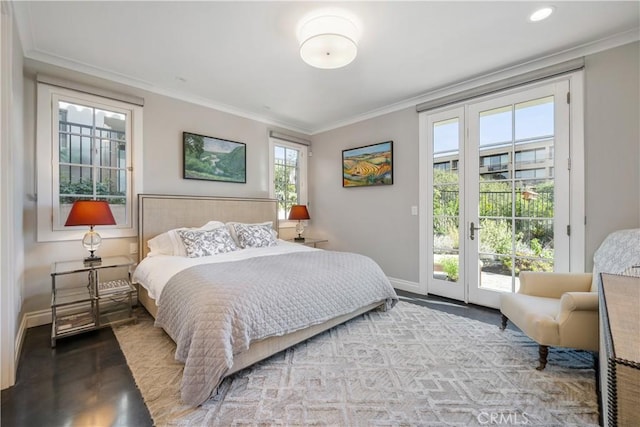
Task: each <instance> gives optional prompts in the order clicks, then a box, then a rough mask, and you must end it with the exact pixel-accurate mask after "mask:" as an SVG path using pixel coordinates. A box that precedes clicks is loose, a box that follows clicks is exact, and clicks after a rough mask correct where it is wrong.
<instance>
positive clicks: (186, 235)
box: [178, 227, 238, 258]
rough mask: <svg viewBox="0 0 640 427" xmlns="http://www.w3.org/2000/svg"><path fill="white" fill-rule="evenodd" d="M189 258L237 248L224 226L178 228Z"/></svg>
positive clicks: (221, 252)
mask: <svg viewBox="0 0 640 427" xmlns="http://www.w3.org/2000/svg"><path fill="white" fill-rule="evenodd" d="M178 234H179V235H180V238H181V239H182V243H184V247H185V249H186V251H187V256H188V257H189V258H199V257H203V256H209V255H216V254H223V253H226V252H232V251H235V250H237V249H238V246H236V243H235V242H234V241H233V239H232V238H231V234H229V230H227V229H226V228H225V227H220V228H216V229H214V230H178Z"/></svg>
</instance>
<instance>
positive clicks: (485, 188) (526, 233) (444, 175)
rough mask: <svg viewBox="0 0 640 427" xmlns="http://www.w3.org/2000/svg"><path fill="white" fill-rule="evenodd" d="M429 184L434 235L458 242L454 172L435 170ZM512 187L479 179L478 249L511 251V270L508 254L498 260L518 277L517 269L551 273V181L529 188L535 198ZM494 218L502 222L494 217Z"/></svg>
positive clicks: (457, 200) (552, 192)
mask: <svg viewBox="0 0 640 427" xmlns="http://www.w3.org/2000/svg"><path fill="white" fill-rule="evenodd" d="M433 182H434V188H433V202H434V207H433V216H434V233H435V234H436V235H437V236H448V237H449V240H450V241H451V242H453V243H454V244H455V243H457V242H458V237H457V232H458V230H457V223H458V216H459V211H460V206H459V193H458V191H459V188H458V174H457V173H456V172H452V171H445V170H441V169H436V170H434V171H433ZM511 186H512V184H511V182H510V181H506V180H491V179H484V178H481V179H480V199H479V209H478V214H479V217H480V226H481V227H482V231H481V233H480V234H481V240H480V250H481V251H482V252H485V253H489V254H497V255H510V254H512V253H515V254H516V262H515V266H513V262H512V259H511V257H510V256H508V257H500V260H501V262H502V264H503V265H504V267H505V268H506V269H508V270H509V271H511V269H512V267H513V268H514V270H515V271H516V273H518V272H520V271H521V270H535V271H552V270H553V217H554V183H553V181H547V182H543V183H540V184H538V185H536V187H535V188H528V190H533V191H535V192H536V193H537V196H536V197H535V198H531V199H528V200H527V199H526V198H525V197H523V191H524V190H525V188H515V189H513V188H512V187H511ZM512 216H514V217H515V218H516V220H515V221H514V222H513V224H512V221H511V219H510V218H511V217H512ZM487 217H492V219H488V218H487ZM496 217H497V218H500V217H504V218H505V219H502V220H501V219H493V218H496ZM519 218H527V219H526V220H520V219H519ZM529 218H533V219H531V220H529ZM512 227H515V229H512ZM513 235H515V239H513ZM447 262H450V261H447ZM456 266H457V261H456Z"/></svg>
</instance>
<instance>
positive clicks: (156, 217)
mask: <svg viewBox="0 0 640 427" xmlns="http://www.w3.org/2000/svg"><path fill="white" fill-rule="evenodd" d="M213 220H215V221H222V222H229V221H237V222H247V223H254V222H264V221H273V227H274V229H275V230H277V229H278V202H277V200H275V199H258V198H256V199H250V198H235V197H207V196H172V195H158V194H139V195H138V253H139V258H140V259H143V258H144V257H145V256H147V253H148V252H149V248H148V247H147V240H149V239H151V238H153V237H155V236H157V235H158V234H160V233H164V232H165V231H168V230H171V229H173V228H178V227H200V226H202V225H204V224H206V223H207V222H208V221H213Z"/></svg>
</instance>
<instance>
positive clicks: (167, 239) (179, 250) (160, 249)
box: [147, 221, 224, 256]
mask: <svg viewBox="0 0 640 427" xmlns="http://www.w3.org/2000/svg"><path fill="white" fill-rule="evenodd" d="M220 227H224V223H223V222H220V221H209V222H207V223H206V224H205V225H203V226H202V227H200V228H186V227H181V228H174V229H173V230H169V231H166V232H164V233H162V234H158V235H157V236H156V237H154V238H153V239H149V240H148V241H147V246H148V247H149V251H150V252H149V254H148V255H147V256H154V255H174V256H187V251H186V249H185V247H184V244H183V243H182V238H181V237H180V236H179V235H178V231H180V230H213V229H216V228H220Z"/></svg>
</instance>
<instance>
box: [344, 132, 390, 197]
mask: <svg viewBox="0 0 640 427" xmlns="http://www.w3.org/2000/svg"><path fill="white" fill-rule="evenodd" d="M391 184H393V141H387V142H381V143H379V144H373V145H367V146H364V147H358V148H350V149H348V150H342V186H343V187H366V186H370V185H391Z"/></svg>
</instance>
